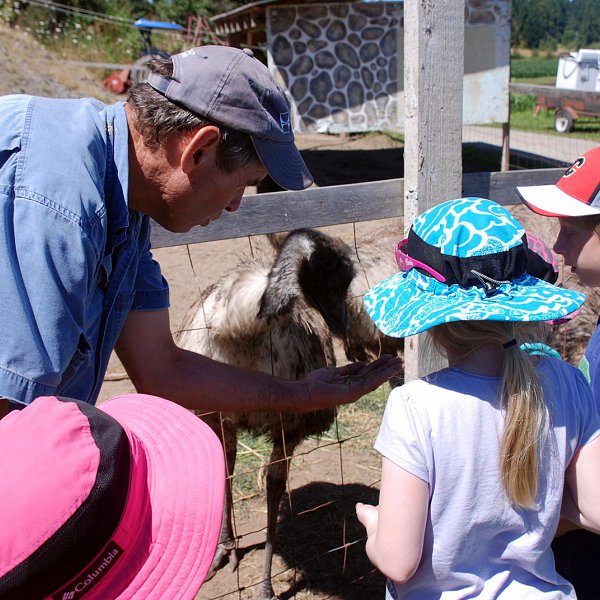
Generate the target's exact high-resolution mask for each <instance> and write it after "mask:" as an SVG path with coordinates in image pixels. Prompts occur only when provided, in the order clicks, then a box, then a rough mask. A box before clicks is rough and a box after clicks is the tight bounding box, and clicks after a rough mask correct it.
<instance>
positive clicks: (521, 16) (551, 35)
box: [512, 0, 597, 48]
mask: <svg viewBox="0 0 600 600" xmlns="http://www.w3.org/2000/svg"><path fill="white" fill-rule="evenodd" d="M592 1H594V0H592ZM596 1H597V0H596ZM569 4H570V2H569V0H514V1H513V15H512V24H513V26H512V43H513V45H515V46H524V47H527V48H540V47H541V46H548V45H553V46H554V47H555V46H556V45H557V44H558V42H559V41H560V40H561V39H562V36H563V34H564V31H565V28H566V24H567V13H568V10H569Z"/></svg>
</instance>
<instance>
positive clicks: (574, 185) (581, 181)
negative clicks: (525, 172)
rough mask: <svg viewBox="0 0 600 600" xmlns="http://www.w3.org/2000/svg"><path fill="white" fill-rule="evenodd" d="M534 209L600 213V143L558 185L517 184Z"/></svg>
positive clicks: (557, 214)
mask: <svg viewBox="0 0 600 600" xmlns="http://www.w3.org/2000/svg"><path fill="white" fill-rule="evenodd" d="M516 192H517V194H518V196H519V198H520V199H521V200H522V201H523V202H524V203H525V204H526V205H527V206H528V207H529V208H530V209H531V210H532V211H533V212H536V213H538V214H540V215H545V216H548V217H585V216H588V215H599V214H600V147H598V148H594V149H592V150H589V151H588V152H586V153H585V154H583V156H580V157H579V158H578V159H577V160H576V161H575V162H574V163H573V164H572V165H571V166H570V167H569V168H568V169H567V170H566V171H565V173H564V174H563V176H562V177H561V178H560V179H559V180H558V181H557V182H556V183H555V184H554V185H525V186H520V187H517V188H516Z"/></svg>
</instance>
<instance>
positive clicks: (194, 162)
mask: <svg viewBox="0 0 600 600" xmlns="http://www.w3.org/2000/svg"><path fill="white" fill-rule="evenodd" d="M220 141H221V132H220V131H219V128H218V127H217V126H216V125H204V126H202V127H200V128H199V129H198V130H197V131H196V132H195V133H194V134H193V135H192V136H191V137H190V138H188V141H187V145H186V146H185V148H184V149H183V152H182V154H181V169H182V171H183V172H184V173H186V174H189V173H191V172H192V171H193V170H194V169H195V168H196V167H197V166H198V165H199V164H200V163H201V161H202V159H203V158H205V157H207V156H209V155H211V154H212V155H213V156H214V155H215V154H216V152H217V146H218V145H219V142H220Z"/></svg>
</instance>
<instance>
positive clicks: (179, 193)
mask: <svg viewBox="0 0 600 600" xmlns="http://www.w3.org/2000/svg"><path fill="white" fill-rule="evenodd" d="M266 176H267V171H266V169H265V168H264V167H263V166H262V164H261V163H258V162H257V163H252V164H250V165H247V166H245V167H241V168H239V169H237V170H236V171H234V172H232V173H225V172H223V171H222V170H220V169H219V168H217V166H216V165H215V163H214V160H213V159H211V160H210V161H206V162H205V164H204V165H203V168H202V169H201V170H198V171H195V172H194V173H193V174H192V175H191V176H190V177H185V176H182V175H181V174H180V175H179V177H178V179H179V181H178V182H175V181H171V182H170V184H171V185H170V186H169V188H170V189H168V190H165V192H167V193H166V194H164V197H165V198H166V199H167V205H168V211H167V213H166V215H165V217H166V218H165V219H163V221H164V222H161V225H162V226H163V227H165V228H166V229H168V230H170V231H174V232H178V233H182V232H185V231H189V230H190V229H191V228H192V227H194V226H196V225H200V226H202V227H205V226H207V225H209V224H210V223H211V222H212V221H215V220H216V219H218V218H219V217H220V216H221V214H222V212H223V211H224V210H225V211H227V212H235V211H236V210H237V209H238V208H239V207H240V204H241V200H242V195H243V194H244V190H245V189H246V187H248V186H256V185H258V184H259V183H260V182H261V180H262V179H264V178H265V177H266Z"/></svg>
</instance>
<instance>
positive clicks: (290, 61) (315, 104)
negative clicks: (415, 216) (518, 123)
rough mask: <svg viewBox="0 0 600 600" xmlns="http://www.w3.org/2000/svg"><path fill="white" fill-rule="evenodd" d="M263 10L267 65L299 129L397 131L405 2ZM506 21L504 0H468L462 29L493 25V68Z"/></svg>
mask: <svg viewBox="0 0 600 600" xmlns="http://www.w3.org/2000/svg"><path fill="white" fill-rule="evenodd" d="M266 16H267V19H266V22H267V47H268V62H269V68H270V69H271V71H272V72H273V73H274V74H275V76H276V77H277V78H278V80H279V82H280V84H281V85H282V86H283V87H284V88H285V89H287V90H288V93H289V97H290V101H291V103H292V107H293V121H294V130H295V131H296V132H297V133H303V132H310V131H320V132H331V133H341V132H364V131H382V130H397V129H401V127H402V123H403V120H404V114H403V111H404V94H403V81H402V80H403V51H402V50H403V49H402V45H403V36H404V33H403V3H402V2H349V3H329V4H308V5H280V6H275V7H271V8H267V15H266ZM509 19H510V7H509V0H467V1H466V4H465V28H466V29H468V28H470V27H480V28H481V27H487V28H490V32H489V36H491V38H492V39H491V44H492V47H491V48H490V54H491V56H490V60H491V62H492V65H491V66H492V70H493V67H495V66H496V65H497V63H498V57H499V56H501V55H502V54H503V46H504V43H502V44H501V46H502V47H501V48H500V51H499V50H498V47H497V46H498V44H497V43H496V42H495V41H494V38H495V37H498V36H497V34H496V31H500V29H501V28H504V30H507V31H508V32H509V35H510V26H509ZM480 37H481V36H480ZM509 50H510V49H509V48H508V51H509ZM467 52H469V50H468V49H467ZM477 56H478V55H477ZM488 62H489V61H488ZM489 66H490V65H487V67H486V68H487V69H489ZM507 69H508V67H507ZM477 70H478V71H479V70H481V66H478V67H477ZM507 73H508V71H507ZM506 86H508V78H506ZM488 88H489V77H488V78H487V80H486V85H485V89H488ZM491 91H492V92H493V93H496V97H497V92H498V90H491ZM478 94H480V90H478ZM481 100H482V98H481V97H478V106H484V104H481ZM467 109H468V107H467ZM467 112H469V111H468V110H467ZM499 121H501V119H499Z"/></svg>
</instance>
